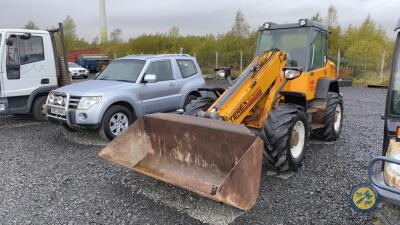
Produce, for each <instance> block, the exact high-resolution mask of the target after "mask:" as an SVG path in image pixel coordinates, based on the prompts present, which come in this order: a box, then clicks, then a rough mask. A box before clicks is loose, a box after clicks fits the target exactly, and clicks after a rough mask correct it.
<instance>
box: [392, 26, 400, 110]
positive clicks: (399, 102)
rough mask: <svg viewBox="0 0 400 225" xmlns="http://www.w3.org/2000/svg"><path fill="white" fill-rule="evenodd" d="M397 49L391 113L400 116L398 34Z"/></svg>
mask: <svg viewBox="0 0 400 225" xmlns="http://www.w3.org/2000/svg"><path fill="white" fill-rule="evenodd" d="M397 39H398V40H397V46H396V47H397V49H396V54H395V56H396V57H395V58H394V59H396V62H395V66H394V71H393V76H394V77H393V84H392V85H393V87H392V107H391V108H392V110H391V111H392V113H393V114H396V115H400V34H399V35H398V37H397Z"/></svg>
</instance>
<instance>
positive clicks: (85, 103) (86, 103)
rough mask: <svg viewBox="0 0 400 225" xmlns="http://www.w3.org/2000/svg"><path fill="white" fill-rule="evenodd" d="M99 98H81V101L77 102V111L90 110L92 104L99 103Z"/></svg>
mask: <svg viewBox="0 0 400 225" xmlns="http://www.w3.org/2000/svg"><path fill="white" fill-rule="evenodd" d="M100 99H101V97H100V96H95V97H82V98H81V100H80V101H79V104H78V108H77V109H79V110H86V109H90V107H92V106H93V105H94V104H96V103H98V102H99V101H100Z"/></svg>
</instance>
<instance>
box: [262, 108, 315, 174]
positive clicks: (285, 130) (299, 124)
mask: <svg viewBox="0 0 400 225" xmlns="http://www.w3.org/2000/svg"><path fill="white" fill-rule="evenodd" d="M261 138H262V139H263V141H264V164H265V165H266V166H267V167H268V168H269V169H272V170H276V171H280V172H283V171H288V170H293V171H297V170H298V168H299V167H300V166H301V163H302V161H303V159H304V155H305V152H306V149H307V145H308V138H309V126H308V119H307V114H306V113H305V111H304V108H303V107H301V106H298V105H294V104H282V105H279V106H278V107H276V108H274V109H272V110H271V111H270V113H269V115H268V119H267V120H266V121H265V122H264V128H263V129H262V130H261Z"/></svg>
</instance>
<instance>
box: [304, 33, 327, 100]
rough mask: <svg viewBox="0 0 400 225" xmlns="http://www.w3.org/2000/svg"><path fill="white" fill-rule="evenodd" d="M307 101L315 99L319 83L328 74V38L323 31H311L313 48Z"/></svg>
mask: <svg viewBox="0 0 400 225" xmlns="http://www.w3.org/2000/svg"><path fill="white" fill-rule="evenodd" d="M308 63H309V65H308V76H307V79H308V81H307V94H306V95H307V99H313V98H314V93H315V90H316V88H317V81H318V80H319V78H321V77H325V76H326V74H327V72H328V71H327V68H326V63H327V36H326V32H323V31H321V30H317V29H315V30H312V31H311V46H310V53H309V60H308Z"/></svg>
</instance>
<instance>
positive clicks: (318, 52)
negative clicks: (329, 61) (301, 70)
mask: <svg viewBox="0 0 400 225" xmlns="http://www.w3.org/2000/svg"><path fill="white" fill-rule="evenodd" d="M311 38H312V40H311V48H310V60H309V63H310V64H309V68H310V70H316V69H320V68H322V67H323V66H324V61H325V60H326V56H325V53H326V51H325V45H326V38H325V35H324V33H322V32H320V31H314V32H313V34H312V36H311Z"/></svg>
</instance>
